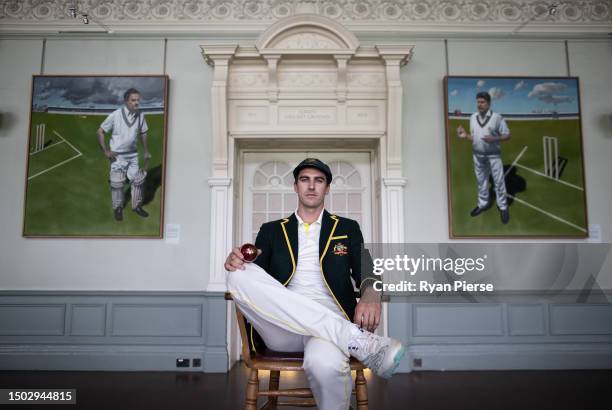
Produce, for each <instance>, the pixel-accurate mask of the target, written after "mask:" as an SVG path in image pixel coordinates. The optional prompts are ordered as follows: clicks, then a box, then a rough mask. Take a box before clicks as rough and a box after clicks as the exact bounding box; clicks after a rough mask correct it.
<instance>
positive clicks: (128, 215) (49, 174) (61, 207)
mask: <svg viewBox="0 0 612 410" xmlns="http://www.w3.org/2000/svg"><path fill="white" fill-rule="evenodd" d="M104 118H105V116H102V115H88V116H81V115H65V114H46V113H32V132H31V135H30V142H31V144H30V147H31V149H32V148H33V147H34V143H35V139H36V124H40V123H45V124H46V133H45V135H46V141H45V146H47V147H48V146H50V145H51V144H54V143H57V142H60V141H61V139H60V138H59V137H58V136H57V135H56V134H55V132H57V133H59V135H61V137H63V138H64V139H65V140H66V141H68V142H69V143H70V144H72V145H73V146H74V149H73V148H72V147H70V146H69V144H67V143H60V144H57V145H54V146H52V147H50V148H48V149H46V150H44V151H41V152H38V153H36V154H31V155H30V159H29V165H28V177H32V176H33V178H31V179H29V180H28V182H27V188H26V189H27V201H26V214H25V225H24V235H26V236H80V235H85V236H115V235H126V236H143V235H145V236H157V235H159V232H160V208H161V193H162V192H161V186H160V185H159V184H160V183H161V175H163V170H162V160H163V130H164V123H163V115H161V114H160V115H147V116H146V119H147V123H148V125H149V132H148V145H149V150H150V151H151V154H152V156H153V158H152V160H151V161H150V164H149V175H148V176H147V185H148V186H149V187H150V188H151V189H150V190H149V192H151V197H150V198H149V199H150V202H148V203H147V201H146V200H145V204H144V208H145V209H146V210H147V212H148V213H149V217H148V218H141V217H139V216H138V215H136V214H135V213H133V212H132V211H131V203H130V202H128V203H127V205H126V209H125V210H124V219H123V221H122V222H117V221H115V220H114V217H113V211H112V207H111V194H110V186H109V183H108V178H109V168H110V167H109V161H108V160H107V159H106V158H105V157H104V155H103V154H102V152H101V150H100V148H99V146H98V141H97V136H96V130H97V129H98V127H99V126H100V123H101V122H102V121H103V120H104ZM107 144H108V138H107ZM75 149H76V150H78V151H80V152H81V153H82V155H81V156H79V157H77V158H75V159H73V160H70V161H68V162H66V163H65V164H62V165H60V166H57V167H56V168H53V169H50V170H49V168H51V167H53V166H54V165H57V164H59V163H61V162H62V161H64V160H67V159H69V158H71V157H73V156H76V155H78V153H77V151H75ZM139 152H140V155H141V158H140V164H141V165H142V164H143V162H142V147H140V148H139ZM45 170H48V171H46V172H45ZM40 172H43V173H42V174H40V175H38V176H35V174H37V173H40ZM153 188H155V189H153ZM126 191H127V188H126Z"/></svg>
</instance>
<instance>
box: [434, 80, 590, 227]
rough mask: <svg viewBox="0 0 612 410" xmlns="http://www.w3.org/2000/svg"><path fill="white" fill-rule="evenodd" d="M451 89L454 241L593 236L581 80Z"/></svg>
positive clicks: (466, 84) (483, 83) (464, 83)
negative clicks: (587, 190)
mask: <svg viewBox="0 0 612 410" xmlns="http://www.w3.org/2000/svg"><path fill="white" fill-rule="evenodd" d="M444 84H445V96H446V98H445V102H446V106H445V110H446V114H445V115H446V153H447V170H448V201H449V236H450V237H451V238H485V237H486V238H512V237H515V238H516V237H523V238H525V237H526V238H536V237H538V238H545V237H551V238H584V237H585V236H587V235H588V220H587V207H586V194H585V181H584V175H585V174H584V155H583V148H582V124H581V114H580V89H579V84H578V78H575V77H493V76H447V77H446V78H445V81H444ZM474 108H476V112H474V111H475V110H474ZM457 137H458V138H457ZM495 205H497V206H496V207H495ZM490 208H492V209H490ZM495 208H497V210H498V211H496V210H495Z"/></svg>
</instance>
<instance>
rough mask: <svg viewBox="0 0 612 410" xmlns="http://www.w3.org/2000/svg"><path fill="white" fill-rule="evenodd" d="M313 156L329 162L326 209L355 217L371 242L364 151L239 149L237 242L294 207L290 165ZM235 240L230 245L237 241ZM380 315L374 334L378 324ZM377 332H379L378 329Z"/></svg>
mask: <svg viewBox="0 0 612 410" xmlns="http://www.w3.org/2000/svg"><path fill="white" fill-rule="evenodd" d="M309 157H314V158H319V159H320V160H321V161H323V162H325V163H326V164H328V165H329V167H330V168H331V171H332V175H333V179H332V185H331V188H330V192H329V194H328V195H327V196H326V198H325V209H327V211H328V212H330V213H334V214H338V215H340V216H344V217H347V218H351V219H355V220H356V221H358V222H359V225H360V226H361V231H362V233H363V237H364V241H365V242H366V243H368V242H372V239H373V236H372V235H373V233H372V226H373V223H372V222H373V219H374V218H373V217H374V215H373V213H372V203H373V192H372V182H371V181H372V162H371V153H370V152H346V151H343V152H315V151H308V152H307V151H301V152H296V151H291V152H246V151H245V152H243V154H242V158H241V159H242V172H241V178H240V180H241V184H240V187H241V189H240V196H241V198H239V200H238V201H237V204H238V205H239V206H238V207H237V211H238V212H239V215H241V217H240V218H238V219H237V222H238V225H239V226H237V229H238V232H239V236H238V238H240V240H239V241H238V244H242V243H245V242H251V243H255V238H256V237H257V232H258V231H259V227H260V226H261V225H262V224H263V223H264V222H267V221H273V220H276V219H281V218H285V217H288V216H289V215H291V214H292V213H293V212H294V211H295V209H296V208H297V195H296V194H295V192H294V191H293V182H294V178H293V169H294V168H295V167H296V165H297V164H299V163H300V162H301V161H302V160H303V159H305V158H309ZM238 244H236V245H238ZM383 322H384V317H383V318H381V325H380V327H379V330H378V331H377V333H379V332H382V330H381V329H383V328H384V324H383ZM230 326H231V327H230V329H231V331H230V332H231V336H230V339H231V340H232V341H233V342H232V343H230V363H231V364H233V363H234V361H236V360H238V359H239V356H240V349H241V343H240V337H239V333H238V330H237V327H236V319H235V316H234V315H233V313H232V317H230ZM381 334H382V333H381Z"/></svg>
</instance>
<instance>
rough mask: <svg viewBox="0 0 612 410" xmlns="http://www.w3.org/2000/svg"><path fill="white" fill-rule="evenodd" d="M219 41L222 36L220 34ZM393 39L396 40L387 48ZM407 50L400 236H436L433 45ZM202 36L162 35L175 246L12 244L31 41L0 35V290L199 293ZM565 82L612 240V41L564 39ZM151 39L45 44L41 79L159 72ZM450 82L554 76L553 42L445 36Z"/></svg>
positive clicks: (205, 122) (204, 272)
mask: <svg viewBox="0 0 612 410" xmlns="http://www.w3.org/2000/svg"><path fill="white" fill-rule="evenodd" d="M227 40H231V39H227ZM399 40H401V39H399V38H398V41H399ZM404 41H406V42H414V43H415V44H416V49H415V56H414V58H413V59H412V61H411V62H410V63H409V64H408V65H407V66H406V67H404V68H403V69H402V81H403V86H404V105H403V113H404V114H403V115H404V124H405V127H404V144H403V148H402V149H403V153H404V175H405V176H406V178H407V179H408V184H407V187H406V219H405V220H406V226H405V229H406V240H407V241H419V242H437V241H447V240H448V215H447V194H446V153H445V145H444V108H443V107H444V103H443V101H444V90H443V83H442V79H443V77H444V75H445V74H446V59H445V58H446V57H445V55H446V53H445V47H444V41H443V40H416V41H415V40H414V39H410V38H406V39H404ZM204 42H205V41H204V40H189V39H178V38H177V39H170V40H168V43H167V54H166V72H167V74H168V75H169V76H170V88H169V126H168V147H167V148H168V152H167V172H166V178H167V179H166V215H165V221H166V223H173V224H180V226H181V241H180V244H178V245H171V244H166V243H165V242H164V241H163V240H139V239H129V240H128V239H117V240H115V239H106V240H97V239H87V240H85V239H83V240H79V239H24V238H22V236H21V228H22V220H23V190H24V180H25V157H26V151H27V147H26V145H27V130H28V121H29V118H28V117H29V99H30V85H31V75H32V74H38V73H39V72H40V62H41V53H42V40H22V39H5V40H0V72H2V76H0V93H1V96H0V113H2V123H1V125H0V209H2V211H3V212H2V213H0V227H1V229H0V289H9V290H17V289H21V290H60V289H61V290H70V289H75V290H77V289H78V290H122V289H125V290H201V289H204V288H205V286H206V283H207V281H208V279H207V277H208V257H209V255H208V249H209V244H210V240H211V238H210V236H209V229H208V227H209V188H208V185H207V178H208V177H209V175H210V172H211V152H210V146H211V143H210V141H211V124H210V115H211V107H210V89H211V86H212V68H211V67H209V66H207V65H206V64H205V63H204V60H203V59H202V57H201V54H200V49H199V45H200V44H202V43H204ZM568 49H569V58H570V67H571V72H570V74H571V75H575V76H579V77H580V85H581V97H582V101H581V102H582V115H583V133H584V147H585V165H586V182H587V204H588V213H589V222H590V223H594V224H600V225H601V226H602V236H603V240H604V241H610V240H612V213H611V212H610V211H609V204H610V203H612V179H611V178H610V177H609V176H610V175H612V161H610V157H611V155H610V154H612V146H611V144H612V123H611V120H610V115H611V114H612V104H611V102H610V101H611V98H610V95H612V83H611V80H612V75H610V70H609V68H610V67H612V43H611V42H610V41H599V42H593V41H588V42H587V41H574V40H572V41H570V42H569V47H568ZM163 50H164V42H163V40H161V39H138V40H126V39H121V40H118V39H115V40H110V41H108V40H94V39H88V40H72V39H70V40H68V39H50V40H48V41H47V46H46V53H45V74H52V73H62V74H83V73H90V74H91V73H100V74H150V73H155V74H159V73H161V72H163V57H164V53H163ZM448 67H449V74H451V75H469V74H476V75H478V74H487V75H542V76H546V75H560V76H563V75H566V74H567V73H566V54H565V44H564V42H563V41H562V40H550V41H548V40H538V41H527V40H526V39H521V40H516V41H502V40H476V41H473V40H469V41H468V40H449V42H448Z"/></svg>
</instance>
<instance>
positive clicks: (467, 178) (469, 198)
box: [449, 119, 586, 237]
mask: <svg viewBox="0 0 612 410" xmlns="http://www.w3.org/2000/svg"><path fill="white" fill-rule="evenodd" d="M507 122H508V127H509V128H510V131H511V133H512V139H511V140H510V141H508V142H505V143H503V144H502V160H503V163H504V166H509V165H511V164H512V162H513V161H514V159H515V158H516V157H517V156H518V155H519V153H520V152H521V150H522V149H523V147H525V146H527V151H526V152H525V153H524V154H523V156H522V157H521V159H520V160H519V161H518V163H519V164H521V165H524V166H526V167H529V168H531V169H533V170H536V171H538V172H543V171H544V162H543V146H542V137H543V136H551V137H557V138H558V141H559V156H561V157H564V158H567V159H568V162H567V165H566V167H565V169H564V171H563V174H562V176H561V179H562V180H563V181H566V182H568V183H571V184H573V185H576V186H578V187H583V182H582V181H583V175H582V149H581V144H580V123H579V121H578V120H570V119H563V120H533V121H520V120H519V121H512V120H508V121H507ZM460 124H461V125H463V126H464V127H465V128H466V129H469V121H468V120H467V119H465V120H463V119H461V120H458V119H449V134H450V140H449V141H450V144H449V149H450V174H451V188H452V203H453V209H452V232H453V233H454V236H467V237H469V236H501V235H528V236H548V235H562V236H584V235H585V233H584V232H583V231H581V230H580V229H577V228H576V227H572V226H570V225H568V224H565V223H563V222H560V221H558V220H556V219H554V218H552V217H550V216H548V215H545V214H543V213H541V212H539V211H537V210H534V209H532V208H530V207H528V206H526V205H524V204H522V203H519V202H518V201H514V202H513V203H512V204H511V205H510V222H509V223H508V224H507V225H503V224H502V223H501V221H500V217H499V212H498V211H497V208H496V207H495V206H493V207H491V208H490V209H489V210H488V211H486V212H485V213H483V214H480V215H479V216H477V217H474V218H473V217H471V216H470V215H469V213H470V211H471V210H472V209H473V208H474V207H475V206H476V204H477V196H478V192H477V191H478V189H477V185H476V177H475V176H474V166H473V163H472V146H471V142H470V141H468V140H462V139H459V138H457V137H456V133H455V130H456V129H457V127H458V126H459V125H460ZM509 178H511V181H510V180H507V186H508V188H509V191H512V189H510V187H511V186H513V187H515V189H517V191H516V193H515V194H514V195H515V196H516V198H518V199H521V200H523V201H526V202H527V203H529V204H532V205H534V206H536V207H538V208H541V209H543V210H545V211H546V212H548V213H550V214H553V215H555V216H558V217H559V218H562V219H564V220H566V221H568V222H570V223H572V224H574V225H577V226H579V227H582V228H583V229H586V210H585V206H584V204H585V197H584V191H580V190H578V189H575V188H572V187H569V186H566V185H563V184H561V183H559V182H555V181H552V180H551V179H549V178H546V177H544V176H540V175H537V174H535V173H533V172H530V171H528V170H525V169H522V168H516V173H515V174H514V175H509Z"/></svg>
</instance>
